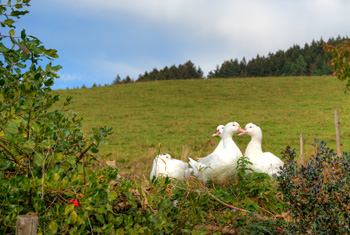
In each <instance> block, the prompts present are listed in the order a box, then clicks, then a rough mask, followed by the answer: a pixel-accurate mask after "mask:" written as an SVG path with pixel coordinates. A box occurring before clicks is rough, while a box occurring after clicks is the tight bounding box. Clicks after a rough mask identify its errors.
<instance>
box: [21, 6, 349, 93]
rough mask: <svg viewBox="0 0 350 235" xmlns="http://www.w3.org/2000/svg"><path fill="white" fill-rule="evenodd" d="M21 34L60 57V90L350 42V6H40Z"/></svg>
mask: <svg viewBox="0 0 350 235" xmlns="http://www.w3.org/2000/svg"><path fill="white" fill-rule="evenodd" d="M30 4H31V7H29V8H28V10H29V11H30V13H29V14H27V15H26V16H24V17H22V18H21V19H20V20H19V22H18V23H17V24H16V29H17V30H16V31H17V32H18V33H19V32H20V30H21V29H23V28H25V29H26V32H27V34H28V35H33V36H36V37H38V38H39V39H40V40H41V41H42V42H43V43H44V45H45V46H46V47H47V48H54V49H57V50H58V54H59V59H57V60H55V62H54V64H60V65H62V67H63V68H62V70H61V71H60V72H59V75H60V79H58V80H56V82H55V85H54V86H53V88H54V89H66V88H67V87H69V88H73V87H77V86H78V87H81V86H82V85H83V84H84V85H86V86H87V87H91V86H92V85H93V83H94V82H95V83H96V84H101V85H104V84H111V83H112V82H113V80H114V78H115V77H116V75H117V74H119V75H120V76H121V77H122V78H124V77H126V76H127V75H129V76H130V77H131V78H134V79H137V77H138V75H139V74H143V73H144V72H145V71H151V70H153V68H157V69H162V68H164V67H165V66H171V65H176V66H178V65H179V64H183V63H185V62H187V61H188V60H191V61H192V62H193V63H194V64H195V65H196V66H200V67H201V68H202V70H203V71H204V75H207V74H208V72H209V71H210V70H214V69H215V67H216V66H217V65H221V64H222V62H223V61H225V60H229V59H235V58H238V59H239V60H241V59H242V58H243V57H245V58H246V59H247V60H249V59H251V58H252V57H255V56H256V55H257V54H259V55H267V54H268V53H269V52H273V53H274V52H276V51H277V50H279V49H282V50H286V49H288V48H289V47H291V46H292V45H293V44H298V45H300V46H304V44H305V43H311V41H312V40H313V39H315V40H319V39H320V38H321V37H322V38H323V39H325V40H327V39H328V38H329V37H337V36H338V35H340V36H349V30H350V28H349V26H348V22H350V14H349V12H350V1H347V0H244V1H243V0H216V1H213V0H99V1H92V0H73V1H72V0H32V2H31V3H30Z"/></svg>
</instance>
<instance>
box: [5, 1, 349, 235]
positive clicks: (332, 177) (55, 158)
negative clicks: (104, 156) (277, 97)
mask: <svg viewBox="0 0 350 235" xmlns="http://www.w3.org/2000/svg"><path fill="white" fill-rule="evenodd" d="M29 2H30V1H29V0H23V1H17V4H16V5H14V6H10V5H7V6H3V5H1V13H2V14H4V11H6V9H7V8H8V9H10V12H9V13H8V14H7V15H6V17H7V19H6V20H5V21H3V22H1V26H2V27H5V28H6V27H10V28H11V29H10V30H9V36H1V42H0V52H1V55H2V60H1V61H0V71H1V73H0V76H1V77H0V78H1V79H0V88H1V90H0V111H1V115H0V188H1V193H0V233H1V234H13V233H14V231H15V225H16V218H17V216H18V215H23V214H37V215H38V216H39V234H56V233H58V234H67V233H69V234H93V233H100V234H109V233H111V234H171V233H173V234H181V233H185V234H186V233H192V234H206V233H208V232H210V233H213V234H230V233H239V234H278V233H281V232H282V233H287V234H295V233H300V234H305V233H317V234H322V233H323V234H335V233H345V232H346V231H347V230H348V229H349V228H348V225H349V214H348V210H349V208H348V207H347V205H349V200H350V197H349V185H350V184H349V183H350V182H349V179H350V178H349V160H350V155H349V154H347V153H344V155H343V156H342V157H337V156H336V155H335V154H334V152H333V151H331V150H329V149H328V148H326V147H325V143H324V142H321V143H320V144H319V143H316V145H315V147H316V149H317V154H316V156H314V158H313V160H312V161H310V162H308V163H307V164H306V165H305V166H302V167H298V166H297V165H296V162H295V161H293V157H295V154H294V152H293V151H290V149H289V150H288V151H287V152H286V156H288V157H289V160H290V161H289V165H288V166H287V167H285V168H284V169H283V171H282V172H281V175H280V176H279V177H278V179H277V181H278V184H277V183H276V181H275V180H273V179H271V178H270V177H269V176H268V175H266V174H260V173H254V172H253V173H250V174H248V172H247V171H246V169H247V168H246V164H249V162H248V161H247V159H244V158H242V159H240V161H239V164H238V166H239V167H238V176H237V180H236V181H235V182H228V183H227V184H226V185H208V187H206V186H204V185H202V184H200V183H199V182H198V181H196V180H192V181H190V182H188V183H187V182H179V181H176V180H170V179H169V178H161V179H157V180H154V179H153V180H152V181H149V180H145V181H144V182H142V183H135V182H134V181H131V180H128V179H123V178H119V177H118V170H116V169H113V168H110V167H105V166H104V163H103V160H101V156H99V154H98V152H99V150H98V148H99V146H100V145H102V144H103V143H104V142H105V141H106V138H107V137H108V136H109V135H110V134H111V128H107V127H101V128H98V129H93V131H92V135H90V136H86V135H85V134H84V133H83V131H82V130H81V127H82V119H81V118H78V117H77V115H76V114H75V113H74V112H72V111H71V110H70V109H69V104H70V102H71V97H68V98H67V99H66V102H65V103H64V104H63V107H62V109H61V110H54V111H51V109H50V108H51V107H52V105H53V104H55V103H56V102H57V101H58V100H59V96H55V95H52V93H51V88H50V87H51V86H52V85H53V82H54V79H55V78H57V74H56V73H57V71H58V70H59V69H60V66H53V65H52V63H51V62H52V61H51V60H52V58H57V54H56V51H55V50H52V49H46V48H45V47H44V46H43V45H42V43H41V42H40V41H39V39H37V38H35V37H32V36H27V35H26V33H25V31H22V32H21V36H20V37H19V38H16V37H14V35H15V31H14V29H13V23H14V20H11V17H19V16H20V15H23V14H25V13H26V11H21V10H19V9H21V8H22V7H23V6H25V5H26V4H28V3H29ZM9 4H11V1H10V2H9ZM6 7H7V8H6ZM4 15H5V14H4ZM4 39H8V40H9V41H10V43H9V42H7V44H6V43H2V41H3V40H4ZM11 43H12V45H11V46H9V47H8V46H6V45H8V44H11ZM43 58H46V59H49V61H50V62H49V63H48V64H47V65H46V66H42V61H41V59H43ZM286 207H289V210H290V212H289V213H286V214H287V215H288V214H289V215H290V216H289V217H288V216H277V215H280V214H283V212H285V211H286ZM283 218H284V219H285V220H283Z"/></svg>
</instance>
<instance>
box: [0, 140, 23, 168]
mask: <svg viewBox="0 0 350 235" xmlns="http://www.w3.org/2000/svg"><path fill="white" fill-rule="evenodd" d="M0 146H1V147H2V148H3V149H4V150H5V151H6V152H8V153H9V154H10V155H11V157H12V158H13V160H14V161H15V162H16V163H17V164H18V165H20V166H22V164H21V163H20V162H19V161H18V159H17V157H16V156H15V155H14V154H13V153H12V152H11V151H10V150H9V149H8V148H7V147H6V146H5V145H4V144H3V143H2V142H1V141H0Z"/></svg>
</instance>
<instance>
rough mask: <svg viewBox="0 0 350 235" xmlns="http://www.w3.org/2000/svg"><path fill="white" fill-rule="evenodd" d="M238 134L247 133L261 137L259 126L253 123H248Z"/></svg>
mask: <svg viewBox="0 0 350 235" xmlns="http://www.w3.org/2000/svg"><path fill="white" fill-rule="evenodd" d="M239 132H240V133H239V134H238V135H245V134H247V135H249V136H257V137H261V138H262V131H261V129H260V127H259V126H257V125H255V124H253V123H248V124H247V125H246V126H245V128H244V130H243V129H241V130H239Z"/></svg>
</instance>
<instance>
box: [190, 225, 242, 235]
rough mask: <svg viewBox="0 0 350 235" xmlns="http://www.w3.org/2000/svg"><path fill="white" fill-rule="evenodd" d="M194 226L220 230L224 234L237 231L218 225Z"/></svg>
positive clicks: (214, 230) (215, 230)
mask: <svg viewBox="0 0 350 235" xmlns="http://www.w3.org/2000/svg"><path fill="white" fill-rule="evenodd" d="M194 228H199V229H207V230H209V231H213V232H217V231H220V232H222V233H224V234H237V231H235V230H232V228H230V227H228V226H226V227H219V226H215V225H196V226H194Z"/></svg>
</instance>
